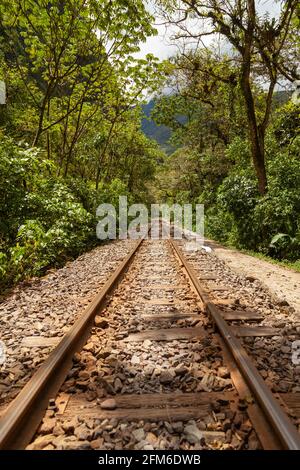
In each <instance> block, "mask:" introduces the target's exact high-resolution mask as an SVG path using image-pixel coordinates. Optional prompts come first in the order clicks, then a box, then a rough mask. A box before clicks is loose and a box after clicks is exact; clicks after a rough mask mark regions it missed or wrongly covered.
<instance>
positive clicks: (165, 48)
mask: <svg viewBox="0 0 300 470" xmlns="http://www.w3.org/2000/svg"><path fill="white" fill-rule="evenodd" d="M144 3H145V4H146V6H147V9H148V10H149V11H150V12H151V13H152V14H154V3H155V2H154V1H153V0H148V1H147V0H145V1H144ZM256 8H257V11H258V13H259V14H264V13H266V12H269V14H270V16H271V17H273V16H275V17H277V16H278V13H279V11H280V2H278V1H275V0H256ZM159 21H160V20H159V19H158V18H156V24H155V27H156V29H157V30H158V35H157V36H154V37H149V38H148V39H147V41H146V43H141V45H140V49H141V50H140V52H139V53H138V54H137V56H138V57H141V58H142V57H145V55H146V54H150V53H151V54H154V55H155V56H156V57H158V58H159V59H167V58H168V57H170V56H172V55H174V54H175V53H176V51H177V48H176V46H175V45H171V44H170V43H171V41H170V35H171V31H170V28H168V29H167V30H166V27H165V26H164V25H159Z"/></svg>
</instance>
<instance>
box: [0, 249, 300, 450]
mask: <svg viewBox="0 0 300 470" xmlns="http://www.w3.org/2000/svg"><path fill="white" fill-rule="evenodd" d="M183 245H184V244H182V243H178V242H177V241H174V240H138V241H137V242H136V244H135V246H134V248H133V249H132V251H131V252H130V253H129V255H128V256H127V257H126V258H125V259H124V261H123V262H122V263H121V265H120V266H119V267H118V268H117V270H116V271H115V272H114V273H113V275H112V276H111V277H110V279H109V280H108V281H107V282H106V284H105V285H104V286H103V288H102V289H101V291H100V292H99V294H98V295H97V296H96V297H95V298H94V300H93V301H92V302H91V304H90V305H89V307H88V308H87V309H86V310H85V312H84V313H83V314H82V316H81V317H80V318H79V319H78V320H77V321H76V322H75V324H74V325H73V326H72V327H71V328H70V331H69V332H68V333H67V334H66V335H65V336H64V337H63V339H62V340H61V341H60V343H59V344H58V345H57V346H56V348H55V349H54V350H53V351H52V353H51V354H50V356H49V357H48V359H47V360H46V361H45V362H44V363H43V365H42V366H41V367H40V369H39V370H38V371H37V372H36V374H35V375H34V376H33V377H32V379H31V380H30V381H29V382H28V383H27V385H26V386H25V387H24V388H23V389H22V391H21V392H20V394H19V395H18V396H17V398H16V399H15V400H14V401H13V402H12V403H11V404H10V406H9V407H8V408H7V410H6V411H5V413H4V415H3V416H2V418H1V420H0V448H1V449H22V448H26V447H27V448H29V449H91V448H92V449H98V450H100V449H143V450H151V449H155V450H156V449H202V448H205V449H206V448H207V449H237V450H239V449H259V448H263V449H300V435H299V433H298V432H297V429H296V427H295V425H294V423H297V419H299V416H298V415H297V410H298V409H299V402H298V401H297V400H298V397H297V396H296V395H292V394H277V395H276V396H275V395H274V394H272V393H271V391H270V390H269V389H268V387H267V386H266V384H265V382H264V380H263V379H262V377H261V376H260V374H259V372H258V371H257V369H256V368H255V366H254V363H253V361H252V359H251V357H249V356H248V354H247V353H246V351H245V349H244V348H243V346H242V344H241V342H240V339H239V338H240V337H243V336H255V335H257V336H263V335H264V334H266V335H268V334H269V335H270V334H272V332H270V331H266V329H264V328H263V327H259V326H258V325H259V320H260V318H259V315H258V314H257V313H255V312H253V311H248V310H247V309H244V310H242V309H240V310H231V309H227V310H226V302H223V304H224V305H225V308H224V305H220V303H219V302H216V301H215V300H214V299H213V295H212V291H210V290H209V288H208V283H209V281H211V280H213V279H214V276H213V275H212V274H210V272H209V270H207V271H203V272H202V273H198V272H197V271H196V270H195V269H194V267H193V264H192V261H189V260H188V258H189V256H188V253H186V252H185V251H184V246H183ZM214 289H215V290H217V289H218V286H215V287H214ZM219 289H221V290H222V288H221V287H219ZM233 325H234V326H233ZM269 330H270V329H269ZM276 334H278V333H277V332H276Z"/></svg>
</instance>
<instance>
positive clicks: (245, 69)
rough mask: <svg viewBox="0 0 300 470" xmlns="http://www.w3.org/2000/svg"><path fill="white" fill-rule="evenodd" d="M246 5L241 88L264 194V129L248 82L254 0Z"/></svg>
mask: <svg viewBox="0 0 300 470" xmlns="http://www.w3.org/2000/svg"><path fill="white" fill-rule="evenodd" d="M247 7H248V28H247V30H246V31H245V44H244V49H243V53H242V57H243V62H242V73H241V89H242V93H243V96H244V101H245V106H246V111H247V120H248V127H249V134H250V143H251V153H252V161H253V165H254V168H255V171H256V175H257V180H258V190H259V192H260V194H261V195H264V194H266V192H267V174H266V166H265V129H264V128H263V126H261V127H259V126H258V123H257V119H256V113H255V103H254V98H253V94H252V89H251V84H250V72H251V54H252V43H253V32H254V25H255V2H254V0H248V1H247Z"/></svg>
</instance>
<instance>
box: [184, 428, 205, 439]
mask: <svg viewBox="0 0 300 470" xmlns="http://www.w3.org/2000/svg"><path fill="white" fill-rule="evenodd" d="M184 434H185V438H186V440H187V441H188V442H189V443H190V444H198V443H200V442H201V440H202V439H203V433H202V432H201V431H200V429H198V428H197V426H196V424H188V425H187V426H185V428H184Z"/></svg>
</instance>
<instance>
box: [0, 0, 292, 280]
mask: <svg viewBox="0 0 300 470" xmlns="http://www.w3.org/2000/svg"><path fill="white" fill-rule="evenodd" d="M146 3H147V2H144V1H143V0H114V1H113V2H112V1H111V0H68V1H64V0H53V1H50V2H49V1H48V0H13V1H12V0H2V1H1V4H0V81H1V82H2V85H1V86H2V92H3V83H5V87H6V101H5V103H2V104H0V191H1V199H0V284H4V285H8V284H11V283H13V282H16V281H18V280H21V279H24V278H25V277H27V276H35V275H39V274H41V273H43V272H45V271H46V270H47V269H48V268H49V267H51V266H59V265H62V264H63V263H64V262H65V261H66V260H67V259H69V258H70V257H74V256H77V255H78V254H79V253H81V252H83V251H84V250H87V249H88V248H89V247H90V246H93V245H94V244H95V243H97V239H96V236H95V226H96V218H95V214H96V207H97V206H98V205H99V204H100V203H103V202H110V203H113V204H116V203H117V202H118V197H119V196H120V195H127V196H128V198H129V201H130V202H145V203H149V202H152V201H154V200H155V201H156V202H163V201H167V202H170V203H173V202H175V201H176V202H181V203H189V202H192V203H194V204H196V203H204V204H205V211H206V234H207V235H208V236H209V237H211V238H214V239H216V240H220V241H222V242H226V243H230V244H233V245H235V246H237V247H241V248H247V249H252V250H255V251H259V252H262V253H264V254H268V255H270V256H273V257H275V258H278V259H286V260H289V261H290V262H295V263H297V260H298V259H299V257H300V193H299V187H300V165H299V144H300V137H299V128H300V116H299V110H300V105H299V100H298V99H297V96H296V95H295V94H294V95H293V99H292V98H291V93H290V90H292V89H293V87H294V82H295V80H297V79H299V70H298V69H297V65H298V62H299V45H300V39H299V24H300V22H299V5H298V2H297V1H295V0H287V1H284V2H275V3H276V4H279V6H280V14H279V15H278V17H277V18H276V19H275V18H272V15H260V14H259V12H258V11H257V10H256V7H257V6H259V5H257V4H259V3H260V2H259V1H257V2H255V1H254V0H235V1H225V0H218V1H216V0H209V1H206V2H205V3H204V4H203V3H202V2H201V1H197V0H193V1H191V0H182V1H171V0H170V1H169V0H157V1H156V2H151V3H152V4H154V3H155V4H156V9H157V10H156V15H157V17H158V18H160V19H161V20H162V21H163V22H164V23H165V24H166V25H168V26H169V27H170V28H172V31H173V33H172V34H173V40H174V42H175V43H176V44H178V46H179V47H178V53H177V54H175V56H174V57H171V58H170V59H169V60H168V61H161V62H160V61H159V60H158V59H156V58H155V56H154V55H152V54H148V55H147V56H146V57H145V58H142V59H141V58H138V57H139V56H138V55H137V54H136V53H137V52H138V51H139V47H140V44H141V43H142V42H144V41H145V40H146V38H147V37H148V36H151V35H154V34H155V28H154V26H153V25H154V22H155V19H154V18H153V16H152V15H151V14H150V13H149V12H148V8H147V5H146ZM152 6H153V5H152ZM209 35H211V37H212V40H211V41H210V42H209V43H207V42H205V40H204V39H205V37H207V36H209ZM284 90H287V91H284ZM153 96H156V99H155V102H156V106H155V108H154V109H153V110H152V116H153V119H154V120H155V122H156V123H157V124H158V125H161V126H166V127H164V128H163V132H164V133H165V132H166V129H168V128H169V129H171V131H172V137H171V141H170V142H169V143H168V145H167V146H165V145H164V147H163V148H161V147H160V146H159V145H158V144H157V142H156V141H154V140H153V139H151V138H149V134H148V136H146V135H145V133H144V132H143V131H142V127H141V120H142V107H143V103H144V104H145V103H146V102H147V101H148V100H149V99H150V97H153ZM295 96H296V98H295ZM167 133H168V131H167ZM150 137H151V135H150ZM166 148H167V149H168V153H169V155H166V154H165V152H164V150H165V149H166ZM174 149H176V150H175V151H174V152H173V150H174ZM171 151H172V152H173V153H172V154H171V155H170V152H171ZM298 263H299V261H298Z"/></svg>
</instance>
